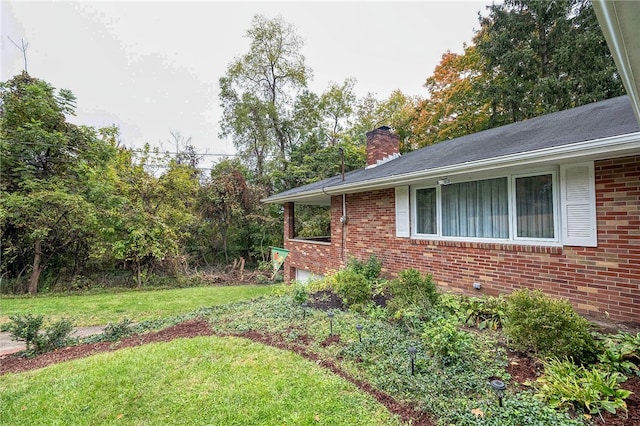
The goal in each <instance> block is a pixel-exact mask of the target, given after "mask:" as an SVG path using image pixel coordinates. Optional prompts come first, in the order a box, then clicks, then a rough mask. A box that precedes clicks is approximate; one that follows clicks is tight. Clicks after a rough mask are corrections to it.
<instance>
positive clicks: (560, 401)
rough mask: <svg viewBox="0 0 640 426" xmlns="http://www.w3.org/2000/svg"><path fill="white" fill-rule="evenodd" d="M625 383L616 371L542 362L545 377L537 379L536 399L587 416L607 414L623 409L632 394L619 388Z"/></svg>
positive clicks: (567, 363) (553, 361) (565, 361)
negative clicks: (579, 410)
mask: <svg viewBox="0 0 640 426" xmlns="http://www.w3.org/2000/svg"><path fill="white" fill-rule="evenodd" d="M625 380H626V377H624V376H623V375H622V374H620V373H618V372H615V371H614V372H609V371H604V370H601V369H599V368H598V367H592V368H591V369H587V368H586V367H584V366H577V365H575V364H574V363H573V362H571V361H567V360H564V361H559V360H557V359H555V360H551V361H546V362H544V374H543V375H542V376H541V377H539V378H538V380H537V384H538V390H539V394H538V396H539V397H540V398H541V399H542V400H544V401H548V403H549V405H550V406H551V407H553V408H567V407H573V408H579V409H583V410H586V411H587V412H588V413H591V414H596V413H600V411H601V409H605V410H607V411H608V412H610V413H614V414H615V412H616V410H618V409H620V408H622V409H623V410H625V411H626V410H627V404H626V402H625V401H624V400H625V399H626V398H628V397H629V395H631V392H630V391H628V390H625V389H621V388H620V383H622V382H623V381H625Z"/></svg>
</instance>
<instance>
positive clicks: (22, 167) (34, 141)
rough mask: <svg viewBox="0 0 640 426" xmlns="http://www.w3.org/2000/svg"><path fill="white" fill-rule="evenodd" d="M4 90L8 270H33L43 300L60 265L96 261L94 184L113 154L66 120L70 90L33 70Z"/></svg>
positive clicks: (2, 193)
mask: <svg viewBox="0 0 640 426" xmlns="http://www.w3.org/2000/svg"><path fill="white" fill-rule="evenodd" d="M0 91H1V92H0V96H1V100H2V103H1V110H0V124H1V126H0V135H1V138H0V162H1V165H2V166H1V167H0V182H1V184H0V200H1V202H0V218H1V220H2V230H1V232H2V241H3V248H2V250H3V260H2V272H3V274H8V275H9V276H10V277H12V278H19V277H20V276H22V274H23V273H24V272H25V271H27V270H30V278H29V284H28V290H29V292H30V293H31V294H35V293H36V292H37V291H38V282H39V279H40V276H41V274H42V272H43V271H44V269H45V268H46V267H47V266H48V265H49V264H51V263H52V260H53V259H64V258H65V256H67V255H71V256H72V257H73V258H74V260H75V263H76V264H78V262H79V260H80V257H86V256H88V250H89V249H88V246H89V244H90V240H91V239H92V238H93V236H94V234H95V232H97V231H96V228H95V226H94V225H95V224H96V220H95V219H96V216H95V211H96V209H95V206H94V205H93V204H92V202H91V196H92V189H91V187H90V186H87V185H86V183H88V182H94V181H92V177H93V176H95V175H96V174H95V173H93V171H94V170H100V169H102V168H103V167H104V165H105V164H106V162H108V161H109V158H110V156H111V155H112V154H113V151H112V149H111V147H109V146H108V145H105V144H104V143H103V142H102V140H100V139H99V138H98V137H97V135H96V133H95V131H94V130H93V129H92V128H87V127H82V126H75V125H73V124H71V123H68V122H67V121H66V116H65V114H67V115H69V114H73V111H74V106H75V97H74V96H73V94H72V93H71V92H70V91H68V90H60V91H58V92H56V91H55V89H54V88H53V87H51V86H50V85H49V84H47V83H46V82H44V81H42V80H38V79H35V78H32V77H31V76H29V75H28V74H27V73H26V72H23V73H22V74H19V75H17V76H15V77H14V78H12V79H11V80H9V81H7V82H5V83H2V85H0ZM29 259H30V260H29ZM58 266H60V265H58Z"/></svg>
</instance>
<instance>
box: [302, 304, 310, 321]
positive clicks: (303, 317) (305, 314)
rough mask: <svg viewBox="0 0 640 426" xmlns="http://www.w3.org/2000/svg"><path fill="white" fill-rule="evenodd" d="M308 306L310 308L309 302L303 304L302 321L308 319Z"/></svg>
mask: <svg viewBox="0 0 640 426" xmlns="http://www.w3.org/2000/svg"><path fill="white" fill-rule="evenodd" d="M307 306H309V305H308V304H307V302H302V319H305V318H306V317H307Z"/></svg>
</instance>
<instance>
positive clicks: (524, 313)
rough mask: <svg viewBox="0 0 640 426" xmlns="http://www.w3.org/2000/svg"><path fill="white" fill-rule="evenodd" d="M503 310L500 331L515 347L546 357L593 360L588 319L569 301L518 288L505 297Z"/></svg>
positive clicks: (581, 360)
mask: <svg viewBox="0 0 640 426" xmlns="http://www.w3.org/2000/svg"><path fill="white" fill-rule="evenodd" d="M505 311H506V316H507V320H506V322H505V323H504V332H505V334H506V335H507V337H508V338H509V343H510V345H512V346H513V347H514V348H515V349H516V350H519V351H523V352H524V351H533V352H534V353H535V354H537V355H539V356H542V357H546V358H552V357H557V358H569V357H572V358H574V359H576V360H578V361H580V362H581V363H589V362H591V361H593V358H594V351H595V342H594V340H593V337H592V336H591V333H590V325H589V322H588V321H587V320H586V319H584V318H583V317H581V316H580V315H578V314H577V313H576V312H575V310H574V309H573V307H572V306H571V304H569V302H567V301H564V300H557V299H552V298H550V297H547V296H546V295H545V294H544V293H542V292H541V291H539V290H535V291H530V290H528V289H522V290H518V291H514V292H513V293H512V294H511V295H509V297H507V303H506V309H505Z"/></svg>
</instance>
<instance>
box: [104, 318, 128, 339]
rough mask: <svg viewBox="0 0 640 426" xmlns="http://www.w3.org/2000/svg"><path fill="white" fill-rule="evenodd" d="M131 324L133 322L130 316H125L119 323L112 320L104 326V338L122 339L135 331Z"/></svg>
mask: <svg viewBox="0 0 640 426" xmlns="http://www.w3.org/2000/svg"><path fill="white" fill-rule="evenodd" d="M131 326H132V324H131V320H130V319H129V318H125V319H123V320H122V321H120V322H119V323H112V322H110V323H109V324H107V326H106V327H105V328H104V331H103V332H102V337H103V338H104V340H109V341H116V340H120V339H122V338H123V337H127V336H128V335H130V334H132V333H133V330H132V329H131Z"/></svg>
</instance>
